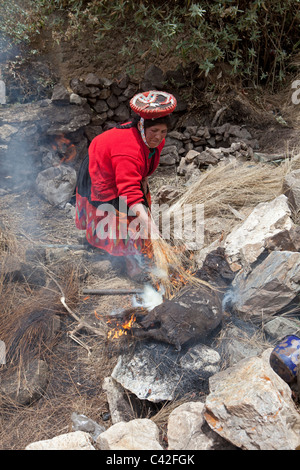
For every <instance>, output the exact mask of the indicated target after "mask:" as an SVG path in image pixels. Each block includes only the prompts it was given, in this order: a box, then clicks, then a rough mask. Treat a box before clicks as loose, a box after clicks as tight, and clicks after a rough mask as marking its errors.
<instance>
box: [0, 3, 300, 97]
mask: <svg viewBox="0 0 300 470" xmlns="http://www.w3.org/2000/svg"><path fill="white" fill-rule="evenodd" d="M1 8H2V9H3V7H0V14H1ZM5 8H6V7H5ZM14 8H15V10H14ZM53 12H61V13H62V12H64V14H66V16H67V18H66V21H67V24H64V28H63V29H61V30H60V29H59V24H57V23H56V24H55V23H54V24H53V25H52V27H53V28H56V31H55V36H56V38H57V40H60V38H69V39H71V38H73V39H75V40H78V39H80V37H82V36H83V35H84V36H85V37H87V35H88V36H89V38H90V40H91V43H93V44H94V45H95V44H99V45H101V41H102V39H103V38H104V37H105V36H109V35H111V36H112V38H113V35H114V34H115V32H116V31H119V32H120V33H121V34H123V35H124V36H125V37H127V40H126V44H124V46H123V47H121V48H120V51H119V53H120V54H121V55H123V56H124V57H126V59H127V61H128V64H129V65H130V62H132V58H133V54H139V56H140V57H141V58H142V57H143V54H145V52H147V51H145V49H144V50H142V49H141V50H139V45H140V42H141V38H142V39H143V40H146V41H147V44H148V46H149V48H150V49H151V51H152V52H154V53H157V54H159V53H161V51H163V52H164V53H165V54H173V55H175V56H177V57H178V59H179V60H180V61H183V62H185V63H188V62H191V61H196V62H197V63H198V64H199V67H200V69H201V70H202V71H203V74H205V75H206V76H207V75H209V74H210V72H211V71H212V70H213V69H214V68H215V66H216V64H219V63H227V64H229V65H230V68H231V73H232V75H233V76H234V77H238V78H241V79H242V80H243V81H244V83H250V82H251V83H252V84H254V85H259V84H266V85H267V86H269V87H270V88H271V89H272V90H274V89H276V88H277V87H278V86H280V85H282V84H283V83H284V81H285V79H286V77H287V67H288V64H289V63H290V59H291V58H292V57H293V56H294V55H295V54H296V53H297V52H298V50H299V44H300V40H299V25H300V0H252V1H249V0H248V1H246V0H202V1H201V2H196V1H193V0H185V1H183V0H174V1H172V2H168V1H165V0H90V1H84V0H53V1H48V0H37V1H33V0H27V9H26V10H24V9H23V10H22V9H20V7H19V6H17V4H16V0H13V2H12V3H10V7H9V10H8V11H7V12H6V14H7V15H9V16H10V22H8V23H5V24H2V26H1V23H0V32H5V33H6V34H8V35H9V36H10V37H11V38H12V39H13V40H14V41H17V42H18V41H21V40H22V39H23V38H24V37H25V39H26V38H28V40H30V37H31V36H32V34H34V33H36V32H37V31H39V30H40V28H42V27H43V24H44V23H45V21H48V22H49V18H50V15H51V14H52V13H53ZM14 18H15V19H16V20H17V21H15V19H14ZM2 23H3V22H2ZM14 24H16V25H17V27H16V28H14V27H13V25H14Z"/></svg>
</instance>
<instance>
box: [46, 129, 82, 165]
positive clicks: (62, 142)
mask: <svg viewBox="0 0 300 470" xmlns="http://www.w3.org/2000/svg"><path fill="white" fill-rule="evenodd" d="M52 148H53V150H55V151H58V152H59V153H60V154H62V155H63V158H62V159H61V162H62V163H69V162H71V161H72V160H74V158H75V157H76V147H75V145H74V144H72V143H71V141H70V140H69V139H67V138H66V137H65V136H64V135H63V134H61V135H58V136H56V137H55V144H53V145H52Z"/></svg>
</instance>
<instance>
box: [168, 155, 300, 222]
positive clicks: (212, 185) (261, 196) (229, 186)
mask: <svg viewBox="0 0 300 470" xmlns="http://www.w3.org/2000/svg"><path fill="white" fill-rule="evenodd" d="M299 168H300V155H296V156H294V157H293V158H291V159H289V160H286V161H284V162H283V163H282V164H281V165H272V164H261V163H254V162H245V163H241V162H236V161H233V162H232V161H231V162H229V163H223V164H219V165H218V166H216V167H214V168H212V169H211V170H208V171H206V172H205V173H204V174H203V175H202V176H201V177H200V178H199V179H198V180H197V181H196V182H195V183H194V184H193V185H192V186H191V187H190V188H189V190H188V191H187V192H186V193H185V194H184V195H183V196H182V197H181V198H180V199H179V200H178V201H177V202H176V203H175V204H174V205H173V206H172V207H171V208H170V213H176V211H177V210H180V209H181V208H182V207H184V205H186V204H190V205H193V206H195V205H196V204H203V205H204V217H205V218H210V217H226V218H228V219H233V221H234V223H236V218H235V217H234V215H233V212H232V211H233V210H237V211H244V212H247V210H248V212H249V210H251V209H252V208H254V207H255V206H256V205H257V204H259V203H261V202H268V201H271V200H272V199H274V198H275V197H277V196H279V195H280V194H281V193H282V184H283V181H284V177H285V175H286V174H287V173H288V172H289V171H292V170H295V169H299ZM193 214H194V213H193ZM192 222H193V223H195V220H194V219H193V221H192Z"/></svg>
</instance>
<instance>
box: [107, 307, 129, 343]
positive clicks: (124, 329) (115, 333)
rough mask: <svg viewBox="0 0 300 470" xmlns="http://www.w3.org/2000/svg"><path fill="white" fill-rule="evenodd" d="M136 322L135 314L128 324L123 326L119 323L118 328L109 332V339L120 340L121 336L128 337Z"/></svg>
mask: <svg viewBox="0 0 300 470" xmlns="http://www.w3.org/2000/svg"><path fill="white" fill-rule="evenodd" d="M135 321H136V316H135V315H134V313H133V314H132V315H131V317H130V319H129V320H128V321H127V322H125V323H123V324H118V323H117V326H116V327H115V328H114V329H113V330H111V331H109V332H108V334H107V338H111V339H116V338H120V336H123V335H127V334H128V331H129V330H130V329H131V328H132V326H133V324H134V323H135ZM108 323H109V322H108Z"/></svg>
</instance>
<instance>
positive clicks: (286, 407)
mask: <svg viewBox="0 0 300 470" xmlns="http://www.w3.org/2000/svg"><path fill="white" fill-rule="evenodd" d="M271 351H272V350H271V349H268V350H266V351H265V352H264V354H263V355H262V357H254V358H250V359H244V360H243V361H241V362H239V363H238V364H236V365H235V366H234V367H230V368H228V369H226V370H224V371H222V372H219V373H218V374H215V375H214V376H213V377H211V378H210V380H209V386H210V394H209V395H208V396H207V398H206V402H205V412H204V416H205V419H206V421H207V423H208V424H209V426H210V427H211V429H212V430H214V431H215V432H217V433H218V434H219V435H220V436H222V437H223V438H224V439H227V440H228V441H230V442H231V443H233V444H234V445H236V446H237V447H239V448H241V449H243V450H295V449H296V447H297V446H299V445H300V432H299V430H300V414H299V413H298V411H297V409H296V406H295V403H294V401H293V399H292V392H291V389H290V387H289V386H288V385H287V384H286V383H285V382H284V381H283V380H282V379H281V378H280V377H279V376H278V375H277V374H276V373H275V372H274V371H273V369H272V368H271V366H270V364H269V360H270V353H271Z"/></svg>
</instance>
